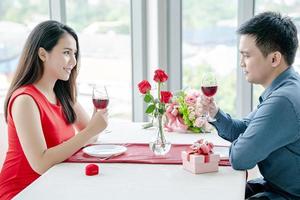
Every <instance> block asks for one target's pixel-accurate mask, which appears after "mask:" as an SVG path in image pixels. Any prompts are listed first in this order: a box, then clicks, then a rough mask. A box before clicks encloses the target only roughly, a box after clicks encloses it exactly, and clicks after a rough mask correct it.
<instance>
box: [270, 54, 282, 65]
mask: <svg viewBox="0 0 300 200" xmlns="http://www.w3.org/2000/svg"><path fill="white" fill-rule="evenodd" d="M281 60H282V54H281V53H280V52H279V51H275V52H273V53H271V65H272V67H277V66H278V65H279V64H280V63H281Z"/></svg>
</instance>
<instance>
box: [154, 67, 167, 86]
mask: <svg viewBox="0 0 300 200" xmlns="http://www.w3.org/2000/svg"><path fill="white" fill-rule="evenodd" d="M154 73H155V74H154V78H153V80H154V81H155V82H161V83H163V82H165V81H166V80H168V75H167V74H166V73H165V71H164V70H162V69H157V70H155V72H154Z"/></svg>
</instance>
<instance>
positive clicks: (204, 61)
mask: <svg viewBox="0 0 300 200" xmlns="http://www.w3.org/2000/svg"><path fill="white" fill-rule="evenodd" d="M155 1H156V3H153V2H155ZM163 1H164V2H165V4H163V5H166V6H167V8H166V9H165V10H166V11H167V12H173V10H172V9H169V10H168V5H169V4H173V3H178V5H179V9H180V10H179V12H178V13H177V14H179V15H180V16H179V19H180V21H179V23H180V25H179V29H178V30H179V31H180V40H178V41H176V43H177V42H178V43H179V44H178V46H179V47H180V49H179V51H180V54H181V56H180V61H179V62H180V63H179V65H178V66H179V71H181V74H180V75H178V76H176V78H175V79H174V78H173V80H174V81H175V82H180V88H177V89H181V88H185V87H193V88H195V89H199V88H200V81H201V75H202V74H203V73H204V72H207V71H213V72H215V73H216V74H217V78H218V84H219V90H218V93H217V95H216V97H215V98H216V100H217V102H218V104H219V105H220V107H222V108H223V110H225V111H226V112H229V113H231V114H232V116H240V114H239V113H238V112H237V109H236V107H237V104H238V103H239V102H238V101H241V100H239V98H238V97H237V96H238V95H239V94H238V92H237V87H238V84H239V83H238V82H237V80H238V77H239V76H241V75H240V74H239V66H238V49H237V46H238V38H237V35H236V33H235V31H236V29H237V26H238V22H239V21H240V20H241V19H239V18H241V16H240V15H238V13H239V11H241V10H247V9H253V11H251V15H254V14H257V13H260V12H263V11H266V10H272V11H279V12H281V13H282V14H288V15H289V16H290V17H292V19H293V20H294V22H295V23H296V25H297V27H298V30H299V28H300V14H299V10H300V1H299V0H253V1H251V2H252V4H251V5H252V7H249V8H247V7H245V6H244V7H243V8H241V6H242V4H243V2H246V1H242V0H239V1H238V0H218V1H210V0H201V1H199V0H175V1H168V0H163ZM161 2H162V1H161ZM161 2H159V1H158V0H153V1H152V2H150V0H149V1H146V0H139V2H138V1H136V0H63V1H62V0H52V1H51V0H49V1H46V0H1V1H0V105H1V111H0V112H1V113H3V101H4V97H5V94H6V91H7V89H8V86H9V84H10V81H11V78H12V76H13V73H14V71H15V69H16V65H17V63H18V59H19V56H20V54H21V51H22V48H23V44H24V42H25V40H26V37H27V36H28V34H29V32H30V31H31V30H32V29H33V27H34V26H35V25H36V24H38V23H39V22H41V21H44V20H48V19H57V20H60V21H62V22H64V23H66V24H68V25H70V26H71V27H73V28H74V29H75V30H76V32H77V33H78V35H79V40H80V47H81V68H80V73H79V77H78V88H79V101H80V102H82V104H83V105H84V107H85V108H86V109H87V110H88V111H89V112H91V110H92V108H93V106H92V100H91V93H92V89H91V85H92V84H95V83H103V84H106V85H107V86H108V94H109V97H110V105H109V109H110V117H111V118H114V119H122V120H128V121H132V120H134V121H140V120H143V119H145V118H138V117H134V116H133V115H134V113H139V112H141V113H142V110H143V107H142V106H141V105H142V104H141V103H140V104H138V103H134V102H136V101H137V100H136V99H137V98H139V97H136V95H137V94H134V93H135V92H136V84H137V82H139V80H142V79H144V78H148V79H152V73H150V71H151V69H155V68H157V67H158V65H159V64H160V63H159V61H158V60H159V59H158V58H157V56H158V57H159V56H161V54H160V55H156V54H155V53H154V56H153V55H152V56H148V55H149V52H150V53H151V52H157V49H158V50H159V48H160V45H159V44H157V43H158V41H159V37H160V31H161V30H160V29H159V27H158V25H157V24H159V22H160V16H161V14H164V11H161V9H160V6H161V5H162V4H161ZM249 2H250V1H249ZM141 3H142V4H141ZM56 5H58V6H56ZM135 5H145V7H146V9H145V10H146V11H147V14H146V16H147V17H148V18H147V20H145V21H143V22H144V23H146V24H142V25H141V24H136V23H138V22H137V20H138V19H136V18H134V17H133V16H135V15H134V13H133V12H136V13H138V12H140V11H139V8H136V6H135ZM150 7H151V8H150ZM141 9H143V8H141ZM57 12H58V13H60V14H61V15H62V16H58V17H57V16H56V14H55V13H57ZM175 15H176V13H175ZM138 16H141V17H143V16H144V15H143V13H142V14H140V15H138ZM153 16H154V17H153ZM248 17H251V16H248ZM167 23H169V21H168V20H167ZM144 25H145V26H146V27H147V28H146V30H147V34H148V36H147V37H146V39H147V44H146V45H145V46H143V47H142V50H141V51H146V52H148V53H146V56H147V59H146V60H147V62H148V64H145V65H138V64H134V63H135V59H139V56H137V55H139V54H136V53H135V51H139V50H136V49H134V47H135V46H134V45H133V44H134V43H133V40H138V37H137V36H136V34H135V31H136V30H137V29H136V28H134V27H136V26H137V27H139V26H144ZM167 25H168V24H166V26H167ZM151 27H153V29H151ZM153 30H157V31H153ZM151 34H154V35H156V36H151ZM172 34H173V32H172V31H170V30H168V31H167V32H166V38H169V37H172ZM149 35H150V36H151V37H150V36H149ZM143 40H144V39H143V38H141V39H140V42H141V43H142V42H143ZM153 44H156V45H153ZM153 48H154V49H153ZM167 53H168V52H167ZM144 55H145V54H144ZM152 59H154V60H156V61H153V60H152ZM149 63H152V64H151V65H150V64H149ZM153 63H154V64H153ZM294 66H295V68H296V69H297V70H300V55H299V51H298V54H297V58H296V61H295V64H294ZM160 67H164V66H160ZM168 67H169V68H166V69H170V68H172V67H173V66H168ZM144 68H146V69H144ZM139 71H145V72H146V73H144V74H143V75H139V74H140V73H139ZM152 71H153V70H152ZM167 72H168V70H167ZM169 73H170V74H169V75H170V78H171V77H175V74H171V72H170V71H169ZM145 74H146V75H145ZM136 77H137V78H136ZM242 89H243V88H242ZM261 92H262V88H260V87H258V86H253V87H252V86H251V95H250V96H249V97H248V98H251V100H250V101H251V106H252V107H255V106H256V102H257V99H258V96H259V95H260V93H261ZM140 99H141V100H142V97H140ZM240 103H241V102H240Z"/></svg>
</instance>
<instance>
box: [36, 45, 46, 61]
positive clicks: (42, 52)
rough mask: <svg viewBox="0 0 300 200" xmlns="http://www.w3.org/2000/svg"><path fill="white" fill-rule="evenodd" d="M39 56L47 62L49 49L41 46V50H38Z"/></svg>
mask: <svg viewBox="0 0 300 200" xmlns="http://www.w3.org/2000/svg"><path fill="white" fill-rule="evenodd" d="M38 55H39V58H40V59H41V61H43V62H45V61H46V58H47V51H46V50H45V49H44V48H43V47H40V48H39V52H38Z"/></svg>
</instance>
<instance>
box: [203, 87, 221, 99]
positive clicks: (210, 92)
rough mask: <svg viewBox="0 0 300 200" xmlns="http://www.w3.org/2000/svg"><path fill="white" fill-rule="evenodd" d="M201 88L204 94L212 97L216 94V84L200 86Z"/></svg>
mask: <svg viewBox="0 0 300 200" xmlns="http://www.w3.org/2000/svg"><path fill="white" fill-rule="evenodd" d="M201 90H202V92H203V94H204V95H205V96H207V97H212V96H214V95H215V94H216V92H217V90H218V86H202V87H201Z"/></svg>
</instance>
